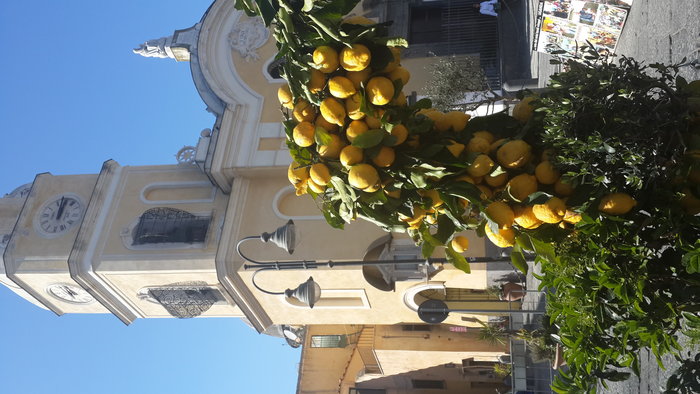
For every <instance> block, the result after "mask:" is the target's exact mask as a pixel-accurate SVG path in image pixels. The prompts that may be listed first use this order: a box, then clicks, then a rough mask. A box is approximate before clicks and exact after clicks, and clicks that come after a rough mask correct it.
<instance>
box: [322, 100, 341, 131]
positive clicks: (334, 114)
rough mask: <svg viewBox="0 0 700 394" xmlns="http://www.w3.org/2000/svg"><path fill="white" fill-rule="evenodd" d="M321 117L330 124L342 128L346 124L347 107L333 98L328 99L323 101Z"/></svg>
mask: <svg viewBox="0 0 700 394" xmlns="http://www.w3.org/2000/svg"><path fill="white" fill-rule="evenodd" d="M321 115H323V119H325V120H327V121H328V123H333V124H337V125H338V126H342V125H343V123H345V106H344V105H343V104H341V103H340V102H339V101H338V100H336V99H334V98H333V97H326V98H325V99H323V101H321Z"/></svg>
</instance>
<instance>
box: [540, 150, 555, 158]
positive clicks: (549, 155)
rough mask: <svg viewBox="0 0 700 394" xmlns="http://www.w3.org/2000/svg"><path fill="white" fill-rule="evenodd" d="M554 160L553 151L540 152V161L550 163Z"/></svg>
mask: <svg viewBox="0 0 700 394" xmlns="http://www.w3.org/2000/svg"><path fill="white" fill-rule="evenodd" d="M553 158H554V149H551V148H549V149H545V150H543V151H542V154H541V155H540V161H552V159H553Z"/></svg>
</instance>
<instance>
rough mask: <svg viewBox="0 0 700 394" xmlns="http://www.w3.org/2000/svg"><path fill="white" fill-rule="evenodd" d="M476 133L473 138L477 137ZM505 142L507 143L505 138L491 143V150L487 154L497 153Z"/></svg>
mask: <svg viewBox="0 0 700 394" xmlns="http://www.w3.org/2000/svg"><path fill="white" fill-rule="evenodd" d="M477 133H478V132H477ZM477 133H474V136H475V137H477V135H476V134H477ZM506 142H508V140H507V139H505V138H501V139H500V140H498V141H494V142H492V143H491V150H490V151H489V153H494V152H497V151H498V149H499V148H500V147H501V146H503V145H504V144H505V143H506Z"/></svg>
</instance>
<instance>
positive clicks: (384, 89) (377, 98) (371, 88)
mask: <svg viewBox="0 0 700 394" xmlns="http://www.w3.org/2000/svg"><path fill="white" fill-rule="evenodd" d="M366 92H367V98H368V99H369V101H370V102H371V103H372V104H374V105H386V104H389V102H390V101H391V99H392V98H393V97H394V84H393V83H391V81H390V80H389V78H386V77H374V78H371V79H370V80H369V81H368V82H367V88H366Z"/></svg>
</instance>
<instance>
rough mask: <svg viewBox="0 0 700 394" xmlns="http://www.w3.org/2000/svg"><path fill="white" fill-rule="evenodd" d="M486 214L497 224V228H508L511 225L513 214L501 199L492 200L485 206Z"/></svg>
mask: <svg viewBox="0 0 700 394" xmlns="http://www.w3.org/2000/svg"><path fill="white" fill-rule="evenodd" d="M485 211H486V214H487V215H488V216H489V218H491V220H493V221H494V222H496V223H497V224H498V227H499V228H509V227H511V226H512V225H513V220H514V219H515V214H514V213H513V210H512V209H511V208H510V206H509V205H508V204H506V203H504V202H501V201H494V202H492V203H491V204H489V205H488V206H487V207H486V210H485Z"/></svg>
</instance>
